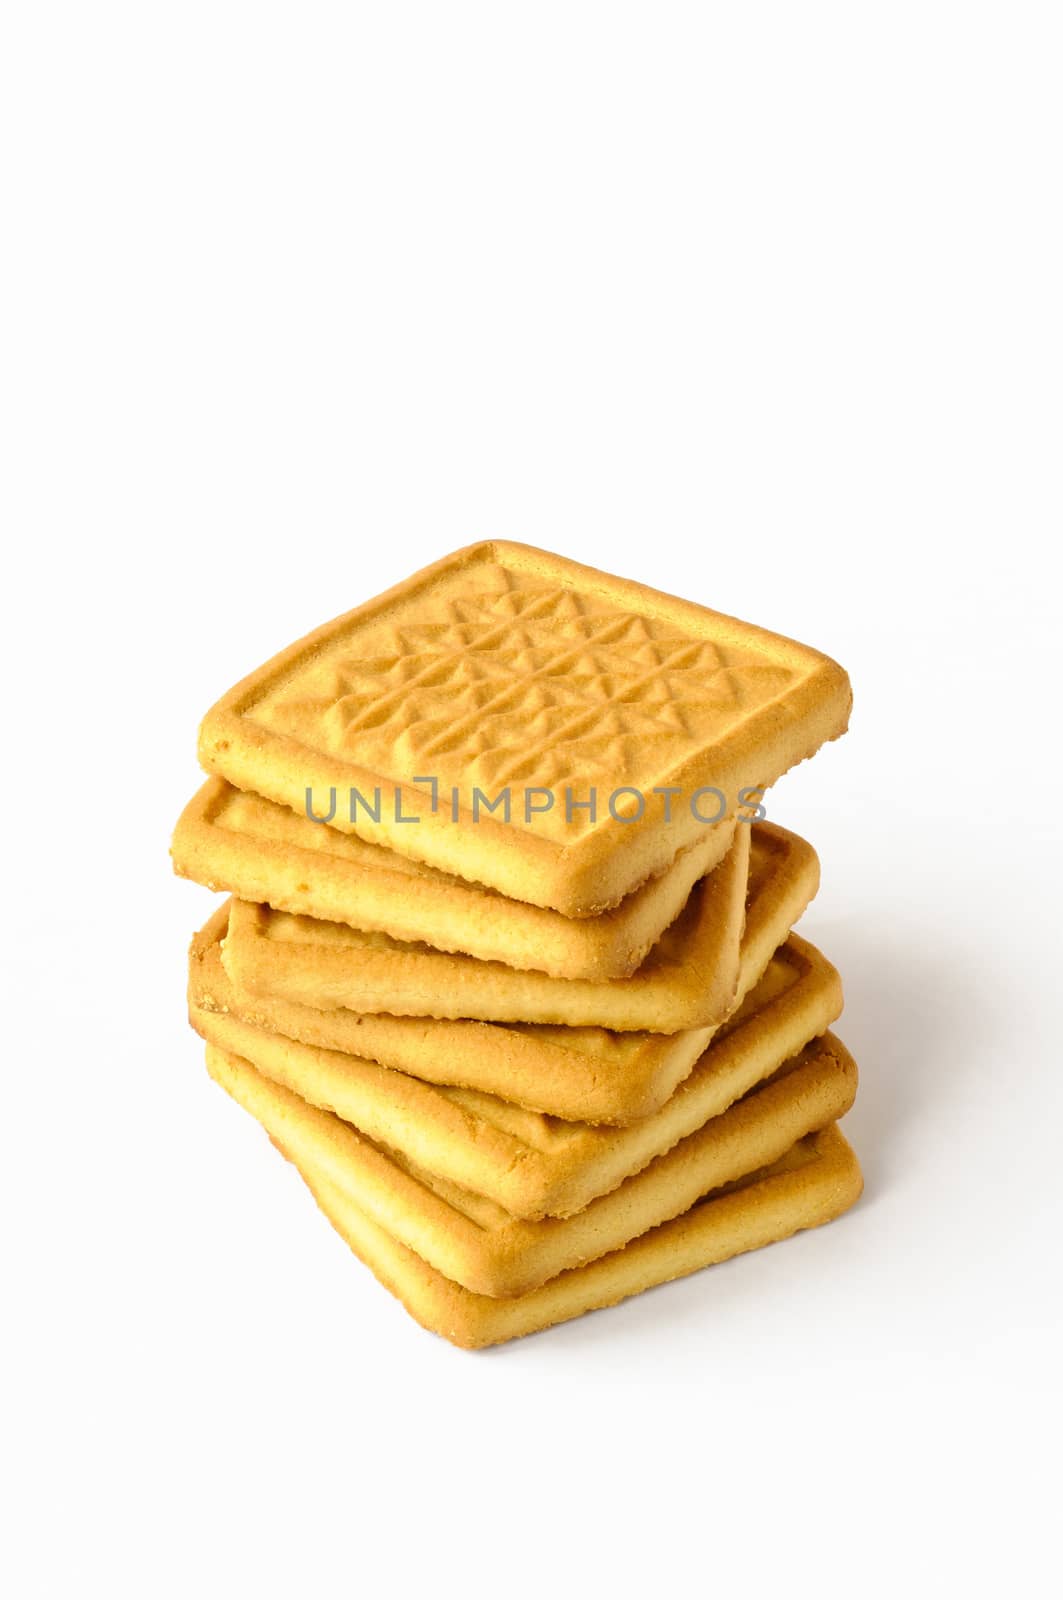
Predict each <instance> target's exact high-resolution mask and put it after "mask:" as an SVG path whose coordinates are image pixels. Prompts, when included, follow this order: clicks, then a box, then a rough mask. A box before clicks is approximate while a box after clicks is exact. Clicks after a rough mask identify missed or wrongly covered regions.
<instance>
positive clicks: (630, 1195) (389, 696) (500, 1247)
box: [172, 543, 861, 1347]
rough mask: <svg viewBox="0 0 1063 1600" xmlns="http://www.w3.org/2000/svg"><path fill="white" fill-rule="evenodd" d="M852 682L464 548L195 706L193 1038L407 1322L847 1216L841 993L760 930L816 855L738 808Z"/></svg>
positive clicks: (763, 642)
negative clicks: (205, 706)
mask: <svg viewBox="0 0 1063 1600" xmlns="http://www.w3.org/2000/svg"><path fill="white" fill-rule="evenodd" d="M850 698H851V697H850V691H849V684H848V679H847V678H846V675H845V673H844V672H843V671H842V670H841V669H840V668H839V667H838V666H836V665H835V663H834V662H832V661H830V660H828V659H827V658H826V657H824V656H822V655H819V654H818V653H817V652H815V651H813V650H810V649H807V648H805V647H804V646H802V645H797V644H794V643H793V642H791V641H789V640H787V639H783V638H781V637H779V636H778V635H775V634H771V633H766V632H764V631H763V630H761V629H758V628H755V627H751V626H749V625H747V624H745V623H740V622H736V621H735V620H734V619H732V618H729V617H724V616H721V615H719V614H718V613H715V612H712V611H708V610H706V609H705V608H703V607H701V606H699V605H695V604H692V603H689V602H687V601H682V600H677V599H674V598H672V597H670V596H667V595H663V594H659V593H657V592H655V591H653V590H650V589H647V588H645V587H643V586H641V585H639V584H635V583H631V582H629V581H626V580H622V579H619V578H613V577H610V576H607V575H606V574H604V573H600V572H595V571H592V570H591V569H589V568H586V567H581V566H578V565H576V564H575V563H574V562H570V561H567V560H564V559H562V558H560V557H557V556H553V555H548V554H546V553H544V552H542V551H538V550H533V549H530V548H528V547H526V546H522V545H512V544H502V543H490V544H483V545H474V546H472V547H470V548H469V549H466V550H462V551H459V552H458V553H456V554H455V555H453V556H450V557H447V558H446V559H445V560H443V561H440V562H437V563H436V564H435V565H434V566H431V567H429V568H427V569H425V570H424V571H423V572H420V573H418V574H416V575H415V576H414V577H413V578H410V579H408V580H407V581H406V582H405V583H402V584H400V585H399V586H398V587H397V588H395V589H392V590H390V591H389V592H388V593H386V594H384V595H381V596H380V597H378V598H377V599H375V600H372V601H370V602H369V603H367V604H365V605H362V606H360V607H359V608H358V609H357V610H355V611H352V612H350V613H348V614H347V615H346V616H343V617H341V618H339V619H338V620H336V621H335V622H331V623H329V624H327V625H326V626H325V627H323V628H320V629H318V630H317V631H316V632H315V633H312V634H310V635H309V636H308V637H307V638H305V639H303V640H301V641H299V642H298V643H297V644H295V645H292V646H291V647H290V648H289V649H287V650H284V651H282V652H281V654H280V655H278V656H276V657H275V658H274V659H273V660H272V661H270V662H268V663H267V664H266V665H265V666H264V667H261V668H260V669H259V670H258V671H256V672H253V673H252V674H251V675H250V676H249V677H248V678H245V679H244V680H243V681H242V682H241V683H239V684H238V685H237V686H236V687H235V688H234V689H232V690H231V691H230V692H229V693H228V694H227V695H225V696H224V697H223V699H221V700H220V701H219V702H218V703H217V705H216V706H215V707H214V708H213V710H212V711H210V712H209V713H208V715H207V717H206V718H205V720H204V722H203V724H202V728H201V731H200V747H199V748H200V759H201V762H202V764H203V766H204V768H205V769H206V771H207V772H208V773H209V774H210V775H211V776H210V777H209V779H208V781H207V783H206V784H205V785H204V787H203V788H202V789H201V790H200V791H199V793H198V794H197V795H196V796H195V797H194V798H193V800H192V801H191V802H190V804H189V805H188V806H187V808H186V810H185V812H184V814H183V815H182V817H181V819H180V822H179V823H178V826H177V830H176V833H175V835H174V841H173V852H172V853H173V858H174V864H175V867H176V870H177V871H178V872H179V873H181V874H182V875H183V876H186V877H189V878H193V879H195V880H196V881H197V882H199V883H203V884H206V885H207V886H208V887H210V888H213V889H222V890H225V891H227V892H228V893H229V894H230V895H231V896H232V898H231V899H230V900H228V901H227V903H226V904H225V905H223V906H222V907H221V908H220V909H219V910H218V911H217V912H216V913H215V914H214V916H212V917H211V919H210V921H209V922H208V923H207V925H206V927H205V928H204V929H203V930H202V932H201V933H200V934H198V935H197V937H196V938H195V940H194V941H193V944H192V950H191V958H190V975H189V1006H190V1015H191V1020H192V1024H193V1026H194V1028H195V1029H196V1030H197V1031H198V1032H199V1033H200V1034H201V1035H202V1036H203V1038H204V1039H205V1040H206V1043H207V1063H208V1068H209V1070H210V1072H211V1074H212V1076H213V1077H214V1078H215V1079H216V1080H217V1082H218V1083H220V1084H221V1085H222V1087H223V1088H224V1089H226V1090H227V1091H228V1093H229V1094H230V1095H231V1096H232V1097H233V1098H234V1099H235V1100H237V1101H238V1102H239V1103H240V1104H241V1105H242V1106H244V1107H245V1108H246V1109H247V1110H248V1111H249V1112H250V1113H251V1114H252V1116H254V1117H255V1118H256V1119H257V1120H258V1121H259V1122H260V1123H261V1124H262V1126H263V1127H264V1128H265V1130H266V1132H267V1133H268V1134H269V1136H270V1138H271V1139H272V1141H273V1143H274V1144H275V1145H276V1146H277V1148H278V1149H279V1150H280V1151H281V1152H282V1153H283V1154H284V1155H285V1156H286V1157H287V1158H288V1160H289V1161H291V1162H292V1163H293V1165H294V1166H295V1167H296V1168H297V1169H298V1171H299V1173H300V1174H301V1175H302V1177H303V1179H304V1180H305V1182H306V1184H307V1186H308V1187H309V1189H310V1191H311V1193H312V1194H313V1196H314V1198H315V1199H316V1201H317V1203H318V1205H319V1207H320V1208H321V1210H322V1211H323V1212H324V1214H325V1216H326V1217H327V1218H328V1219H329V1220H330V1221H331V1222H332V1224H333V1225H334V1226H335V1228H336V1229H337V1230H338V1232H339V1233H340V1234H341V1235H342V1236H343V1238H344V1239H345V1240H346V1241H347V1242H348V1243H349V1245H350V1246H351V1248H352V1250H353V1251H354V1252H355V1254H356V1255H357V1256H359V1257H360V1258H361V1260H362V1261H364V1262H365V1263H366V1265H367V1266H369V1267H370V1268H371V1270H372V1271H373V1272H374V1273H375V1275H376V1276H377V1277H378V1278H379V1280H380V1281H381V1282H382V1283H383V1284H384V1285H385V1286H386V1287H387V1288H389V1289H390V1290H391V1291H392V1292H393V1293H394V1294H395V1295H396V1296H397V1297H398V1298H399V1299H400V1300H401V1301H402V1302H403V1303H404V1305H405V1306H406V1307H407V1309H408V1310H409V1311H410V1312H411V1313H412V1314H413V1316H415V1317H416V1318H417V1319H418V1320H419V1321H420V1322H421V1323H423V1324H424V1325H425V1326H426V1327H428V1328H431V1329H433V1330H434V1331H436V1332H437V1333H440V1334H442V1335H444V1336H445V1337H446V1338H448V1339H451V1340H452V1341H454V1342H455V1343H457V1344H460V1345H465V1346H469V1347H475V1346H481V1345H487V1344H493V1343H497V1342H499V1341H502V1340H505V1339H511V1338H515V1337H518V1336H520V1335H522V1334H525V1333H530V1332H533V1331H534V1330H536V1329H539V1328H544V1327H547V1326H548V1325H550V1324H552V1323H556V1322H561V1321H564V1320H566V1319H568V1318H571V1317H575V1316H579V1315H580V1314H581V1313H583V1312H585V1311H589V1310H592V1309H594V1308H596V1307H599V1306H605V1305H609V1304H612V1303H613V1302H615V1301H618V1300H621V1299H623V1298H624V1297H625V1296H627V1295H631V1294H636V1293H638V1292H639V1291H640V1290H642V1289H646V1288H649V1287H650V1286H651V1285H654V1284H658V1283H661V1282H663V1281H665V1280H667V1279H671V1278H676V1277H680V1276H682V1275H684V1274H687V1273H690V1272H693V1271H695V1270H697V1269H698V1268H700V1267H703V1266H707V1265H709V1264H710V1263H713V1262H718V1261H722V1260H724V1259H725V1258H727V1257H729V1256H732V1255H735V1254H737V1253H738V1252H740V1251H744V1250H750V1249H754V1248H756V1247H757V1246H759V1245H763V1244H768V1243H770V1242H772V1241H774V1240H778V1239H782V1238H784V1237H786V1236H788V1235H790V1234H792V1233H794V1232H796V1231H797V1230H798V1229H801V1228H808V1227H813V1226H816V1225H818V1224H819V1223H822V1222H826V1221H828V1220H830V1219H831V1218H832V1217H835V1216H837V1215H838V1214H839V1213H840V1212H841V1211H843V1210H845V1209H846V1208H847V1207H848V1206H849V1205H851V1204H852V1202H853V1201H854V1200H855V1199H856V1197H857V1195H858V1194H859V1192H860V1185H861V1179H860V1171H859V1167H858V1166H857V1163H856V1160H855V1157H854V1156H853V1154H852V1151H851V1150H850V1149H849V1147H848V1145H847V1144H846V1142H845V1140H844V1138H843V1137H842V1135H841V1134H840V1132H839V1131H838V1129H837V1126H836V1124H837V1122H838V1119H839V1118H840V1117H842V1116H843V1115H844V1113H845V1112H846V1111H847V1110H848V1108H849V1106H850V1105H851V1104H852V1100H853V1096H854V1094H855V1090H856V1067H855V1065H854V1063H853V1061H852V1058H851V1057H850V1055H849V1054H848V1052H847V1051H846V1049H845V1047H844V1045H842V1043H841V1042H840V1040H838V1039H837V1038H836V1037H835V1036H834V1035H833V1034H832V1033H830V1032H829V1031H828V1030H829V1028H830V1026H831V1024H832V1023H833V1022H834V1021H835V1020H836V1018H837V1017H838V1015H839V1013H840V1011H841V1007H842V997H841V984H840V980H839V978H838V974H837V973H836V972H835V970H834V968H833V967H832V966H831V965H830V963H829V962H828V961H827V960H826V959H825V958H824V957H823V956H822V955H821V954H820V953H819V951H818V950H816V949H815V948H814V947H813V946H812V945H810V944H808V943H807V942H806V941H805V940H803V939H801V938H799V937H798V936H797V935H796V934H794V933H793V932H792V931H791V929H792V927H793V924H794V923H795V921H796V920H797V918H798V917H799V916H800V915H801V913H802V912H803V910H804V909H805V907H806V906H807V904H808V902H809V900H810V899H811V898H812V896H813V895H814V894H815V892H816V889H817V887H818V880H819V868H818V862H817V859H816V855H815V852H814V851H813V849H812V848H811V846H810V845H808V844H806V843H805V841H804V840H802V839H800V838H798V837H797V836H796V835H795V834H792V833H789V832H787V831H786V829H784V828H781V827H778V826H776V825H775V824H774V823H769V822H767V821H765V820H760V819H763V816H764V808H763V806H762V804H761V801H762V799H763V795H764V792H765V790H766V788H767V786H768V785H770V784H771V783H772V782H773V781H774V780H775V779H776V778H777V777H779V776H780V775H781V774H782V773H783V772H784V771H786V769H787V768H789V767H790V766H792V765H793V764H794V763H795V762H797V761H800V760H803V759H804V758H806V757H808V756H810V755H812V754H813V753H814V752H815V751H816V750H817V749H818V748H819V746H820V745H821V744H822V743H823V742H824V741H825V740H828V739H833V738H835V737H837V736H838V734H840V733H842V732H844V730H845V727H846V723H847V720H848V714H849V707H850ZM662 1309H663V1310H666V1309H667V1302H666V1301H665V1302H664V1303H663V1305H662Z"/></svg>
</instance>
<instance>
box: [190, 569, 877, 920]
mask: <svg viewBox="0 0 1063 1600" xmlns="http://www.w3.org/2000/svg"><path fill="white" fill-rule="evenodd" d="M850 703H851V693H850V689H849V681H848V678H847V676H846V674H845V673H844V671H843V670H842V669H841V668H840V667H839V666H837V665H836V664H835V663H834V662H833V661H831V660H829V658H828V657H826V656H823V655H820V654H819V653H818V652H817V651H815V650H811V649H808V648H807V647H805V646H804V645H799V644H795V643H793V642H792V641H791V640H788V639H784V638H782V637H781V636H779V635H777V634H772V633H767V632H765V631H764V630H763V629H760V628H756V627H753V626H751V625H750V624H748V623H743V622H737V621H735V620H734V619H733V618H731V617H725V616H723V615H721V614H720V613H718V612H714V611H709V610H707V609H706V608H705V607H703V606H699V605H695V604H693V603H692V602H690V601H686V600H678V599H675V598H673V597H671V596H668V595H664V594H661V593H659V592H657V591H656V590H653V589H648V588H646V587H645V586H643V585H642V584H638V583H633V582H631V581H629V580H626V579H621V578H614V577H610V576H608V575H606V574H604V573H600V572H596V571H594V570H593V569H592V568H590V567H583V566H580V565H578V564H577V563H575V562H572V561H568V560H565V559H564V558H563V557H561V556H554V555H549V554H547V553H545V552H543V551H540V550H535V549H532V548H531V547H529V546H526V545H518V544H506V543H497V542H492V543H485V544H477V545H471V546H469V547H468V548H466V549H464V550H460V551H458V552H456V553H455V554H454V555H451V556H448V557H446V558H445V559H444V560H442V561H439V562H436V563H435V564H434V565H433V566H430V567H426V568H425V569H424V570H423V571H422V572H419V573H417V574H415V575H414V576H413V577H411V578H408V579H407V580H406V581H405V582H403V583H400V584H398V585H397V586H396V587H395V588H393V589H390V590H388V591H387V592H386V593H385V594H383V595H380V596H379V597H378V598H377V599H375V600H371V601H369V602H367V603H366V604H365V605H362V606H359V607H357V608H356V609H355V610H354V611H350V612H348V613H347V614H346V615H345V616H342V617H339V618H337V619H336V620H335V621H334V622H330V623H327V624H326V625H325V626H324V627H322V628H318V629H317V630H316V631H315V632H314V633H311V634H308V635H307V637H306V638H305V639H302V640H300V641H299V642H298V643H297V644H294V645H291V646H290V647H289V648H288V649H287V650H283V651H282V652H281V653H280V654H279V655H277V656H275V657H274V658H273V660H272V661H269V662H267V663H266V664H265V666H262V667H260V668H259V669H258V670H257V671H256V672H253V673H252V674H251V675H250V676H249V677H247V678H245V679H243V681H242V682H241V683H239V684H237V685H236V687H235V688H233V689H231V690H230V691H229V693H228V694H226V695H225V696H224V697H223V698H222V699H221V700H219V701H218V703H217V704H216V705H215V706H214V707H213V709H212V710H211V711H210V712H208V714H207V716H206V717H205V719H204V721H203V724H202V727H201V729H200V740H199V753H200V760H201V761H202V763H203V765H204V767H205V768H206V769H207V770H208V771H209V772H215V773H218V774H219V775H220V776H222V777H224V778H227V779H228V780H229V782H230V783H233V784H235V785H236V786H237V787H238V788H242V789H247V790H251V791H253V792H256V793H258V794H261V795H265V796H266V797H267V798H268V799H271V800H275V801H278V802H279V803H280V804H282V805H287V806H289V807H290V808H291V809H292V810H294V811H296V812H299V813H300V814H303V813H305V812H306V811H307V810H308V809H312V811H313V813H314V815H315V816H316V817H318V818H327V819H328V822H329V824H331V826H333V827H335V828H339V829H341V830H343V831H345V832H351V833H356V834H359V835H360V836H361V837H363V838H365V839H368V840H370V841H371V842H372V843H375V844H383V845H387V846H388V847H390V848H391V849H392V850H395V851H397V852H399V853H400V854H401V855H405V856H408V857H411V858H412V859H414V860H417V861H422V862H425V863H427V864H428V865H430V866H433V867H437V868H439V869H441V870H443V871H446V872H452V873H455V874H457V875H458V876H460V877H463V878H466V879H469V880H471V881H473V882H478V883H482V884H486V885H488V886H490V887H492V888H495V889H498V890H500V891H501V892H502V893H503V894H505V895H509V896H511V897H512V898H513V899H516V900H525V901H528V902H530V903H531V904H533V905H540V906H548V907H551V908H553V909H555V910H558V911H561V912H563V913H564V914H565V915H567V916H589V915H592V914H595V913H597V912H599V911H601V910H603V909H605V908H606V907H609V906H612V905H615V904H616V903H617V902H618V901H619V900H620V899H621V898H622V897H623V896H624V895H626V894H628V893H630V892H631V891H632V890H634V889H636V888H637V887H638V886H639V885H640V884H642V883H644V882H645V881H646V879H647V878H649V877H651V876H652V875H653V874H655V873H657V872H660V871H662V870H663V869H664V868H665V867H666V866H667V865H668V864H669V863H670V862H671V861H672V860H673V859H674V857H675V855H676V853H677V852H678V851H679V850H680V849H682V848H683V847H684V846H686V845H688V844H690V843H691V842H692V841H693V840H694V839H696V838H698V837H699V836H700V835H701V834H703V833H704V831H705V828H706V826H707V825H710V824H711V823H712V822H714V821H715V820H717V819H718V817H719V816H721V815H724V814H727V815H732V814H734V812H735V811H736V810H737V809H738V808H739V807H740V805H741V804H742V803H743V799H744V798H745V797H743V796H742V794H741V791H742V790H743V789H746V788H753V787H763V786H765V785H767V784H769V783H771V782H773V781H774V780H775V779H776V778H777V777H779V776H780V774H781V773H783V772H785V771H786V770H787V768H789V767H791V766H793V765H794V764H795V762H797V761H800V760H803V759H804V758H805V757H807V756H810V755H812V754H813V753H814V752H815V751H816V750H817V749H818V748H819V746H820V745H821V744H822V743H823V742H824V741H825V740H827V739H833V738H836V737H837V736H838V735H839V734H840V733H843V732H844V731H845V727H846V724H847V721H848V715H849V707H850ZM665 791H670V792H668V793H666V792H665ZM710 791H712V792H710Z"/></svg>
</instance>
